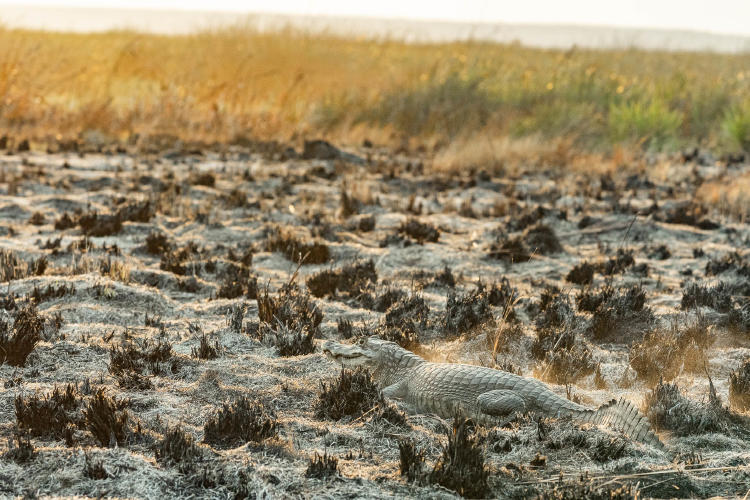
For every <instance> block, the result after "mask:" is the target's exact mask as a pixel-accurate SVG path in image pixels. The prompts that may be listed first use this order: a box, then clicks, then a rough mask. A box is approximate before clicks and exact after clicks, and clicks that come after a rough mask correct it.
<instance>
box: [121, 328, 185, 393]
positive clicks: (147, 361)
mask: <svg viewBox="0 0 750 500" xmlns="http://www.w3.org/2000/svg"><path fill="white" fill-rule="evenodd" d="M171 358H172V344H170V343H169V342H167V341H164V340H162V339H158V340H157V341H156V342H155V343H154V342H151V341H149V340H148V339H143V340H141V341H137V340H134V341H125V342H122V343H121V345H119V346H112V347H111V348H110V351H109V367H108V368H109V372H110V373H111V374H112V375H114V377H115V378H116V379H117V383H118V385H119V386H120V387H122V388H124V389H137V390H147V389H152V388H153V384H152V383H151V381H150V380H149V379H148V377H147V376H145V375H144V372H146V371H149V372H150V373H151V374H152V375H160V374H162V373H163V372H164V368H163V365H162V363H165V362H167V361H169V360H170V359H171Z"/></svg>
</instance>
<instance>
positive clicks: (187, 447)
mask: <svg viewBox="0 0 750 500" xmlns="http://www.w3.org/2000/svg"><path fill="white" fill-rule="evenodd" d="M154 456H155V458H156V460H157V461H158V462H160V463H163V464H179V465H181V466H182V467H181V468H183V469H189V468H190V467H191V466H192V465H193V463H194V462H195V460H197V459H199V458H200V457H201V456H202V454H201V450H200V448H198V445H196V444H195V439H194V438H193V436H192V435H190V434H188V433H186V432H185V431H183V430H182V428H180V427H179V426H178V427H173V428H171V429H167V431H166V432H165V433H164V437H163V438H162V439H161V440H159V441H158V442H157V443H156V447H155V449H154Z"/></svg>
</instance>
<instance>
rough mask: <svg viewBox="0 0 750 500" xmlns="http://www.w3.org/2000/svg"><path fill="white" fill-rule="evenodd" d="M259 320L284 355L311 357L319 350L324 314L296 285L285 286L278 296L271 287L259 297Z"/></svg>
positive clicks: (265, 335) (263, 330) (267, 335)
mask: <svg viewBox="0 0 750 500" xmlns="http://www.w3.org/2000/svg"><path fill="white" fill-rule="evenodd" d="M257 300H258V319H259V320H260V323H261V325H260V326H261V328H262V330H261V331H262V333H263V336H264V337H269V338H271V339H272V340H273V343H274V345H276V346H277V347H278V349H279V354H281V355H282V356H298V355H302V354H309V353H311V352H313V351H314V350H315V346H314V345H313V338H314V337H315V336H317V335H318V332H319V327H320V323H321V321H323V313H322V312H320V309H319V308H318V307H317V306H316V305H315V304H314V303H313V301H312V299H311V298H310V295H309V294H307V293H304V292H302V291H301V290H300V289H299V287H298V286H297V285H295V284H293V283H289V284H286V285H284V286H283V287H282V288H281V290H280V291H279V293H278V294H277V295H276V297H272V296H270V295H269V293H268V288H266V289H265V290H264V292H263V293H262V294H260V295H259V296H258V299H257Z"/></svg>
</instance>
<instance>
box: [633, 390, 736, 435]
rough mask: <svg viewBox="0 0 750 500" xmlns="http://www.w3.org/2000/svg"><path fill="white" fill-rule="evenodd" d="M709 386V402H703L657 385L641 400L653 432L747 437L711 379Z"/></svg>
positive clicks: (678, 391)
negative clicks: (720, 398)
mask: <svg viewBox="0 0 750 500" xmlns="http://www.w3.org/2000/svg"><path fill="white" fill-rule="evenodd" d="M709 384H710V386H709V397H708V401H707V402H705V403H704V402H699V401H694V400H691V399H688V398H686V397H685V396H684V395H683V394H682V393H681V392H680V389H679V387H678V386H677V384H670V383H664V382H659V383H658V384H657V385H656V386H655V387H654V388H653V390H651V391H650V392H649V393H648V394H647V395H646V397H645V398H644V401H643V413H644V414H645V415H646V417H647V418H648V420H649V422H650V423H651V425H652V426H653V427H654V429H656V430H668V431H671V432H673V433H675V434H676V435H678V436H687V435H691V434H702V433H706V432H720V433H724V434H730V435H731V434H736V433H739V434H741V435H745V436H746V437H747V436H748V431H747V430H746V429H743V427H744V425H742V424H743V422H742V421H741V419H740V418H739V417H738V416H737V415H733V414H732V413H730V412H729V410H727V409H726V408H724V407H723V406H722V404H721V401H720V400H719V398H718V397H717V395H716V391H715V390H714V387H713V382H711V381H710V379H709ZM745 423H746V422H745Z"/></svg>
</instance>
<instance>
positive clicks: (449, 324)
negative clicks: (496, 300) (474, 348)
mask: <svg viewBox="0 0 750 500" xmlns="http://www.w3.org/2000/svg"><path fill="white" fill-rule="evenodd" d="M489 322H492V323H494V319H493V316H492V308H491V306H490V302H489V297H488V294H487V293H486V292H485V291H484V290H483V289H482V288H479V287H477V288H476V289H475V290H472V291H471V292H469V293H466V294H462V295H456V294H455V293H453V292H451V293H449V294H448V301H447V303H446V305H445V314H444V315H443V319H442V327H443V331H444V332H445V333H447V334H448V335H451V336H457V335H462V334H464V333H467V332H470V331H472V330H474V329H475V328H477V327H479V326H481V325H483V324H485V323H489Z"/></svg>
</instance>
